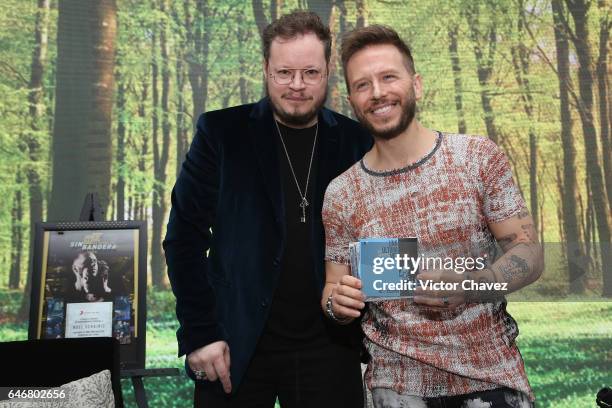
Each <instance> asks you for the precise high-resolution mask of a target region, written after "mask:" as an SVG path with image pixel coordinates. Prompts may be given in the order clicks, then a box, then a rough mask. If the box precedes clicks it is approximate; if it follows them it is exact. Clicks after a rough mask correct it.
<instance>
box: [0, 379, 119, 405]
mask: <svg viewBox="0 0 612 408" xmlns="http://www.w3.org/2000/svg"><path fill="white" fill-rule="evenodd" d="M16 389H17V388H16ZM52 390H63V391H64V392H65V398H58V399H55V400H54V399H47V400H34V399H28V400H23V399H21V400H19V401H26V402H18V401H10V400H5V401H0V408H83V407H88V408H114V407H115V397H114V395H113V387H112V385H111V375H110V371H109V370H104V371H100V372H99V373H96V374H93V375H90V376H89V377H85V378H81V379H79V380H76V381H72V382H69V383H68V384H64V385H61V386H59V387H57V388H53V389H51V390H49V391H52Z"/></svg>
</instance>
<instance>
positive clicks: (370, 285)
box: [349, 238, 418, 302]
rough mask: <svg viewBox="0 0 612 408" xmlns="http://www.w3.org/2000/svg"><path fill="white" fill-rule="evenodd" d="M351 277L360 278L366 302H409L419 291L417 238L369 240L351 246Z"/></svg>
mask: <svg viewBox="0 0 612 408" xmlns="http://www.w3.org/2000/svg"><path fill="white" fill-rule="evenodd" d="M349 253H350V260H351V274H352V275H353V276H355V277H356V278H359V279H360V280H361V283H362V288H361V290H362V291H363V293H364V294H365V295H366V302H368V301H375V300H393V299H405V298H411V297H413V296H414V290H415V289H416V287H417V286H416V285H417V283H416V273H417V271H418V267H417V265H416V264H415V261H416V260H417V257H418V242H417V239H416V238H366V239H360V240H359V242H352V243H350V245H349Z"/></svg>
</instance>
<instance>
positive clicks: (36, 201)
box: [18, 0, 49, 320]
mask: <svg viewBox="0 0 612 408" xmlns="http://www.w3.org/2000/svg"><path fill="white" fill-rule="evenodd" d="M48 32H49V0H38V9H37V12H36V22H35V27H34V43H35V46H34V52H33V53H32V64H31V72H30V82H29V84H28V89H29V91H30V93H29V95H28V103H29V114H30V129H31V130H32V132H31V133H30V134H27V136H26V138H25V143H26V145H27V149H28V155H29V159H30V165H29V166H28V167H27V172H26V173H27V178H28V184H29V204H30V205H29V207H30V213H29V220H28V225H29V226H30V233H29V240H28V242H29V245H28V258H27V259H28V263H27V265H28V270H27V271H28V272H27V276H26V287H25V291H24V297H23V299H22V302H21V307H20V308H19V312H18V319H19V320H26V319H27V318H28V316H29V310H30V288H31V285H32V282H31V279H32V264H31V260H32V258H33V250H34V232H35V226H36V223H37V222H40V221H42V218H43V186H42V177H41V173H40V165H39V164H40V163H41V162H42V161H43V160H44V159H46V158H43V156H42V151H41V150H42V149H41V142H40V138H41V137H42V135H45V136H46V135H47V132H46V129H47V126H46V124H45V123H44V111H45V109H44V108H45V107H44V103H43V101H44V99H43V95H44V94H43V89H44V88H43V76H44V71H45V67H46V64H47V50H48V40H49V34H48ZM22 234H23V233H22Z"/></svg>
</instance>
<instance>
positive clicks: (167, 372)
mask: <svg viewBox="0 0 612 408" xmlns="http://www.w3.org/2000/svg"><path fill="white" fill-rule="evenodd" d="M103 220H104V211H102V207H101V206H100V201H99V200H98V193H87V195H86V196H85V200H84V201H83V207H82V208H81V216H80V217H79V221H103ZM178 376H180V372H179V369H178V368H138V369H129V370H126V369H122V370H121V378H131V379H132V386H133V387H134V396H135V398H136V405H137V406H138V408H149V403H148V402H147V394H146V392H145V388H144V383H143V382H142V378H143V377H178Z"/></svg>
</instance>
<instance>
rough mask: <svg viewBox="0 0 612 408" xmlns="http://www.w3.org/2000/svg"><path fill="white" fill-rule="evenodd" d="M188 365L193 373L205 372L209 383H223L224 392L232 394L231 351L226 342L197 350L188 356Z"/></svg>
mask: <svg viewBox="0 0 612 408" xmlns="http://www.w3.org/2000/svg"><path fill="white" fill-rule="evenodd" d="M187 363H188V364H189V367H191V369H192V370H193V371H204V372H205V373H206V379H207V380H208V381H217V379H219V381H221V384H222V385H223V391H225V392H226V393H228V394H229V393H230V392H232V382H231V381H230V371H229V370H230V351H229V346H228V345H227V343H226V342H224V341H216V342H214V343H210V344H208V345H206V346H204V347H200V348H199V349H197V350H194V351H192V352H191V353H189V355H188V356H187Z"/></svg>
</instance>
